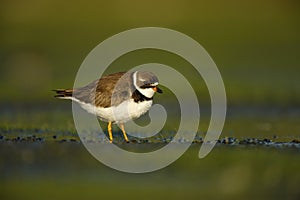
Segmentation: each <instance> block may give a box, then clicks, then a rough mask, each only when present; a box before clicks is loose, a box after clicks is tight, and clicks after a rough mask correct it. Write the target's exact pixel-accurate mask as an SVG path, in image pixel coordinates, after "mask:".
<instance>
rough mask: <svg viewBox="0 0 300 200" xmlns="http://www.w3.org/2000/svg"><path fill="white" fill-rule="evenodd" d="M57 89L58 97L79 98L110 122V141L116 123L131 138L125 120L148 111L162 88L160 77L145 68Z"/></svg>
mask: <svg viewBox="0 0 300 200" xmlns="http://www.w3.org/2000/svg"><path fill="white" fill-rule="evenodd" d="M54 91H55V92H56V95H55V97H57V98H60V99H70V100H72V101H75V102H77V103H79V105H80V106H81V107H82V108H83V109H84V110H86V111H87V112H89V113H91V114H94V115H96V116H97V117H98V118H99V119H100V120H102V121H106V122H108V133H109V140H110V142H112V141H113V136H112V123H117V124H119V125H120V128H121V130H122V132H123V135H124V139H125V140H126V142H128V141H129V140H128V137H127V135H126V132H125V129H124V123H125V122H127V121H129V120H132V119H136V118H138V117H140V116H141V115H143V114H145V113H146V112H147V111H148V110H149V109H150V107H151V105H152V102H153V95H154V93H155V92H158V93H162V90H161V89H159V88H158V78H157V77H156V76H155V75H154V74H153V73H151V72H144V71H135V72H118V73H114V74H109V75H107V76H103V77H102V78H100V79H97V80H95V81H93V82H91V83H90V84H88V85H86V86H84V87H81V88H75V89H56V90H54Z"/></svg>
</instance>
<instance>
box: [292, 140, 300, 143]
mask: <svg viewBox="0 0 300 200" xmlns="http://www.w3.org/2000/svg"><path fill="white" fill-rule="evenodd" d="M291 142H292V143H300V140H297V139H293V140H292V141H291Z"/></svg>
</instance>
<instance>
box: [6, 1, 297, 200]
mask: <svg viewBox="0 0 300 200" xmlns="http://www.w3.org/2000/svg"><path fill="white" fill-rule="evenodd" d="M147 26H153V27H165V28H170V29H174V30H177V31H180V32H182V33H184V34H186V35H188V36H190V37H192V38H193V39H195V40H196V41H198V42H199V43H200V44H201V45H202V46H203V47H204V48H205V49H206V50H207V52H208V53H209V54H210V55H211V57H212V58H213V59H214V61H215V63H216V64H217V66H218V68H219V70H220V72H221V74H222V77H223V80H224V83H225V87H226V92H227V98H228V116H227V121H226V124H225V127H224V131H223V133H222V137H225V136H230V137H236V138H246V137H257V138H269V139H274V138H277V140H280V141H291V140H292V139H299V137H300V107H299V106H300V79H299V75H300V59H299V58H300V57H299V52H300V2H299V1H297V0H272V1H271V0H265V1H259V0H252V1H238V0H229V1H214V0H213V1H169V0H165V1H121V0H119V1H56V0H41V1H36V0H27V1H22V0H10V1H8V0H2V1H1V2H0V80H1V84H0V91H1V92H0V128H1V135H4V136H6V137H15V136H19V135H21V136H24V135H32V134H40V135H42V136H43V137H46V138H47V137H49V138H51V137H52V135H58V137H62V138H63V137H75V138H76V137H77V136H76V131H75V128H74V125H73V121H72V113H71V105H70V102H64V101H57V100H55V99H54V98H52V93H51V89H54V88H68V87H72V85H73V81H74V78H75V75H76V72H77V70H78V68H79V67H80V65H81V63H82V61H83V60H84V58H85V57H86V56H87V54H88V53H89V52H90V51H91V50H92V49H93V48H94V47H95V46H96V45H97V44H99V43H100V42H102V41H103V40H105V39H106V38H108V37H110V36H112V35H114V34H117V33H119V32H121V31H125V30H128V29H132V28H137V27H147ZM154 61H156V62H162V63H165V64H169V65H170V66H174V67H175V68H176V69H178V70H179V71H180V72H182V73H183V74H184V75H185V76H186V77H188V78H189V79H190V80H191V83H192V85H193V87H194V89H195V90H196V91H197V95H198V97H199V100H200V105H202V106H203V107H204V110H205V108H206V110H209V97H208V94H207V91H206V87H205V84H204V83H203V81H202V79H201V77H200V76H198V75H195V73H194V71H193V69H192V68H191V66H189V65H188V64H187V63H185V62H184V61H182V60H180V59H178V58H175V57H174V55H170V54H168V53H165V52H159V51H152V50H148V51H147V50H146V51H141V52H134V53H132V54H128V55H124V56H122V57H121V58H120V59H118V60H117V61H116V62H114V63H113V64H112V65H111V70H108V71H107V73H109V72H113V71H124V70H126V69H129V68H130V67H133V66H135V65H138V64H142V63H147V62H154ZM159 98H163V96H162V97H159ZM208 121H209V112H207V114H205V112H204V118H203V122H202V123H200V128H199V131H200V132H201V133H202V134H204V133H205V130H206V129H207V124H208ZM274 140H275V139H274ZM0 146H1V154H2V156H1V159H0V169H1V177H0V178H1V180H0V184H1V189H0V197H2V198H1V199H11V198H15V199H16V198H20V199H26V198H29V199H33V198H41V197H43V198H49V199H50V198H54V197H55V198H64V199H66V198H67V199H71V198H72V199H74V198H75V199H76V198H78V199H80V198H84V197H94V198H103V197H106V198H108V197H116V198H125V199H127V198H128V199H129V198H134V197H141V198H142V197H145V198H149V199H153V198H157V199H159V198H161V199H164V198H167V197H171V198H173V199H181V198H184V197H190V198H197V199H199V198H202V197H203V198H205V197H207V198H212V197H215V198H222V197H230V198H234V199H235V198H237V199H239V198H246V199H250V198H254V197H259V198H291V199H292V198H294V199H297V198H299V195H300V194H299V193H300V192H299V191H298V185H299V183H300V177H299V175H298V174H297V170H298V169H299V167H300V161H299V159H298V158H299V150H295V149H268V148H267V149H265V148H257V147H250V148H239V147H238V148H231V147H217V149H216V150H214V151H213V152H212V153H211V155H209V156H208V158H206V159H204V160H199V159H197V151H198V150H199V147H194V148H192V149H191V150H189V151H188V152H187V153H186V154H185V156H184V157H183V158H181V159H180V160H179V161H176V162H175V163H174V164H173V165H172V166H170V167H168V168H166V169H164V170H161V171H159V172H154V173H150V174H146V175H128V174H123V173H119V172H116V171H114V170H111V169H108V168H106V167H104V166H103V165H101V164H100V163H98V162H97V161H95V160H94V159H93V158H91V156H90V155H89V154H88V153H87V152H86V151H85V149H84V148H83V147H82V146H81V144H72V145H67V144H59V145H58V144H56V143H55V144H52V145H50V144H38V145H37V144H34V145H32V144H27V145H24V144H10V143H9V144H6V143H5V142H2V143H1V144H0ZM24 152H25V153H24ZM73 156H75V157H76V159H75V158H73Z"/></svg>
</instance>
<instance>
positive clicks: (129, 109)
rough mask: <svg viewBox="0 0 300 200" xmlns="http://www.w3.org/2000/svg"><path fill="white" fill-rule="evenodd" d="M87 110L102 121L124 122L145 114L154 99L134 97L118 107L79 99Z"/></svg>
mask: <svg viewBox="0 0 300 200" xmlns="http://www.w3.org/2000/svg"><path fill="white" fill-rule="evenodd" d="M77 102H78V103H79V104H80V106H81V107H82V108H83V109H85V110H86V111H87V112H89V113H91V114H94V115H96V116H98V117H99V118H100V119H101V120H102V121H111V122H116V123H124V122H127V121H129V120H132V119H136V118H138V117H140V116H141V115H143V114H145V113H146V112H147V111H148V110H149V109H150V108H151V105H152V101H142V102H139V103H136V102H134V100H133V99H130V100H127V101H125V102H123V103H121V104H119V105H118V106H116V107H109V108H101V107H95V106H94V105H91V104H86V103H83V102H80V101H77Z"/></svg>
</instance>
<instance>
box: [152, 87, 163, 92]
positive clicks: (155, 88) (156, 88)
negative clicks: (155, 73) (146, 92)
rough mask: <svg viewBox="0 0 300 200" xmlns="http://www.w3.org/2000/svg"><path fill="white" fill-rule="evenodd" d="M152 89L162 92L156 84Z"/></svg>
mask: <svg viewBox="0 0 300 200" xmlns="http://www.w3.org/2000/svg"><path fill="white" fill-rule="evenodd" d="M153 90H154V91H155V92H158V93H163V91H162V90H161V89H160V88H159V87H157V86H155V87H154V88H153Z"/></svg>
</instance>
